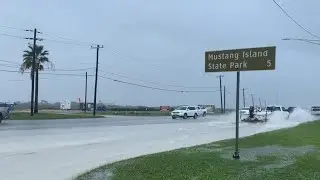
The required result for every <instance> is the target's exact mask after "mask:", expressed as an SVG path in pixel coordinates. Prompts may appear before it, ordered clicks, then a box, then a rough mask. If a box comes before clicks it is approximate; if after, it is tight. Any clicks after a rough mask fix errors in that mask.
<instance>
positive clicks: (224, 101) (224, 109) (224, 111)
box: [223, 85, 226, 114]
mask: <svg viewBox="0 0 320 180" xmlns="http://www.w3.org/2000/svg"><path fill="white" fill-rule="evenodd" d="M223 113H224V114H225V113H226V86H225V85H224V86H223Z"/></svg>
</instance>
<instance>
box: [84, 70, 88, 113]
mask: <svg viewBox="0 0 320 180" xmlns="http://www.w3.org/2000/svg"><path fill="white" fill-rule="evenodd" d="M87 87H88V72H86V86H85V90H84V113H86V112H87Z"/></svg>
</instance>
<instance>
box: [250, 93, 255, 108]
mask: <svg viewBox="0 0 320 180" xmlns="http://www.w3.org/2000/svg"><path fill="white" fill-rule="evenodd" d="M250 95H251V100H252V106H253V107H254V99H253V95H254V94H252V93H251V94H250Z"/></svg>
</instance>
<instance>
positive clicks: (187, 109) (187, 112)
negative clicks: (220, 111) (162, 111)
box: [171, 106, 200, 119]
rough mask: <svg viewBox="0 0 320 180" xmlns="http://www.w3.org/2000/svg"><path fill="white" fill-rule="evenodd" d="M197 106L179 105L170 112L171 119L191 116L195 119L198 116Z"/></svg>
mask: <svg viewBox="0 0 320 180" xmlns="http://www.w3.org/2000/svg"><path fill="white" fill-rule="evenodd" d="M198 107H199V106H180V107H178V108H176V109H175V110H173V111H172V112H171V117H172V119H176V118H183V119H187V118H188V117H193V118H194V119H197V118H198V116H199V113H200V112H199V109H198Z"/></svg>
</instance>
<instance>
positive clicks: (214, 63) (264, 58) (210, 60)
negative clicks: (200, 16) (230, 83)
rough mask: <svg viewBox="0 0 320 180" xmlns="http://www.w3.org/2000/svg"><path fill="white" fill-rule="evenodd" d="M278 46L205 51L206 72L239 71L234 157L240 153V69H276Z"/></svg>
mask: <svg viewBox="0 0 320 180" xmlns="http://www.w3.org/2000/svg"><path fill="white" fill-rule="evenodd" d="M275 62H276V47H275V46H269V47H258V48H247V49H233V50H221V51H208V52H205V72H235V71H236V72H237V89H236V142H235V152H234V154H233V158H234V159H239V158H240V153H239V121H240V120H239V92H240V71H259V70H275V68H276V63H275Z"/></svg>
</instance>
